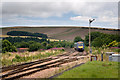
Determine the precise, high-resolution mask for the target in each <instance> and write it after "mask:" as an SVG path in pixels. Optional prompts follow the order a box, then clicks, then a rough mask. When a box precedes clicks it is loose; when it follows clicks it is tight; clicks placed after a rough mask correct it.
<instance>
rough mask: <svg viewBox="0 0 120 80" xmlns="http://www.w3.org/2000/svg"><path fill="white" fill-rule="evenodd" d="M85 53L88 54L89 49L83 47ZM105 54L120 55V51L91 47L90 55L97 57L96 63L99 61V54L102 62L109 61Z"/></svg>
mask: <svg viewBox="0 0 120 80" xmlns="http://www.w3.org/2000/svg"><path fill="white" fill-rule="evenodd" d="M85 51H86V52H88V53H89V48H88V47H85ZM106 52H114V53H115V54H120V49H111V48H101V47H100V48H99V47H98V48H97V47H92V55H96V56H97V57H98V61H100V60H101V54H103V60H104V61H108V60H109V59H108V57H107V56H106Z"/></svg>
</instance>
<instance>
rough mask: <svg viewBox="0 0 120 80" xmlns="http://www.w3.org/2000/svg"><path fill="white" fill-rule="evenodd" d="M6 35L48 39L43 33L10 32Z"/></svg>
mask: <svg viewBox="0 0 120 80" xmlns="http://www.w3.org/2000/svg"><path fill="white" fill-rule="evenodd" d="M7 35H11V36H34V37H41V38H48V37H47V35H46V34H43V33H30V32H26V31H10V32H8V33H7Z"/></svg>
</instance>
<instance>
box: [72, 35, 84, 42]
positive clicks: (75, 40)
mask: <svg viewBox="0 0 120 80" xmlns="http://www.w3.org/2000/svg"><path fill="white" fill-rule="evenodd" d="M79 41H83V39H82V38H81V37H79V36H77V37H75V39H74V42H79Z"/></svg>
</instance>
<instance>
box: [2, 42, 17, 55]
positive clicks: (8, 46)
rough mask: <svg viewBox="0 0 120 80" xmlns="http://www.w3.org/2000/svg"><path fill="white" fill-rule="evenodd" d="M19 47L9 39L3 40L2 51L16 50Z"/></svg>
mask: <svg viewBox="0 0 120 80" xmlns="http://www.w3.org/2000/svg"><path fill="white" fill-rule="evenodd" d="M16 51H17V49H16V47H15V46H13V45H12V44H11V43H10V42H9V41H8V40H3V41H2V52H3V53H5V52H16Z"/></svg>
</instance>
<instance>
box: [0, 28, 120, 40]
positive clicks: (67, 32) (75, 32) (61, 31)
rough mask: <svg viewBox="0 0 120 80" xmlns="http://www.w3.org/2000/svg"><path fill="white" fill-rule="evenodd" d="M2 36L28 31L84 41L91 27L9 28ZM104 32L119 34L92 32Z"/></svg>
mask: <svg viewBox="0 0 120 80" xmlns="http://www.w3.org/2000/svg"><path fill="white" fill-rule="evenodd" d="M1 29H2V35H7V32H9V31H27V32H31V33H43V34H47V35H48V37H49V38H53V39H60V40H70V41H72V40H73V39H74V38H75V37H76V36H81V37H82V38H83V39H84V38H85V35H87V34H88V32H89V27H7V28H1ZM95 31H99V32H103V33H107V34H118V32H119V31H120V30H118V29H105V28H93V27H91V32H95Z"/></svg>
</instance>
